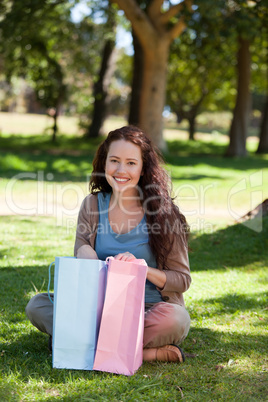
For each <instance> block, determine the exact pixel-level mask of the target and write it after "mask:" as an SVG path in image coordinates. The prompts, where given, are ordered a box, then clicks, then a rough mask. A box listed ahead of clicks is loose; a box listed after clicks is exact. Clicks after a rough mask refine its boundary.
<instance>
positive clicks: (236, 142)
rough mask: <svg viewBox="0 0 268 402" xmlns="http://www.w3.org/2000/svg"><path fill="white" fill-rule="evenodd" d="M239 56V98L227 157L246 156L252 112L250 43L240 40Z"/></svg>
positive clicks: (237, 98)
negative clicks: (250, 113) (250, 111)
mask: <svg viewBox="0 0 268 402" xmlns="http://www.w3.org/2000/svg"><path fill="white" fill-rule="evenodd" d="M238 42H239V49H238V55H237V75H238V83H237V97H236V104H235V108H234V113H233V120H232V124H231V128H230V142H229V146H228V149H227V152H226V156H245V155H246V153H247V151H246V139H247V129H248V118H249V110H250V92H249V83H250V50H249V45H250V43H249V41H248V40H245V39H243V38H239V40H238Z"/></svg>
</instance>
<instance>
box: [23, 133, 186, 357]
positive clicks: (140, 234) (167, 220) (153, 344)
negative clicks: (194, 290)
mask: <svg viewBox="0 0 268 402" xmlns="http://www.w3.org/2000/svg"><path fill="white" fill-rule="evenodd" d="M160 162H161V160H160V157H159V156H158V154H157V152H156V150H155V149H154V147H153V145H152V143H151V141H150V140H149V139H148V138H147V137H146V135H145V134H144V133H143V132H142V131H141V130H140V129H139V128H137V127H133V126H125V127H122V128H120V129H117V130H114V131H111V132H110V133H109V135H108V137H107V138H106V140H105V141H104V142H103V143H102V144H101V145H100V147H99V149H98V151H97V153H96V156H95V159H94V161H93V172H92V176H91V180H90V193H91V194H89V195H88V196H87V197H86V198H85V199H84V201H83V203H82V206H81V209H80V212H79V217H78V224H77V231H76V241H75V247H74V254H75V256H76V257H78V258H89V259H101V260H105V259H106V257H108V256H114V258H115V259H118V260H123V261H132V260H135V259H136V258H138V259H144V260H145V261H146V262H147V265H148V271H147V280H146V287H145V322H144V342H143V343H144V350H143V359H144V360H145V361H153V360H161V361H177V362H183V361H184V355H183V352H182V350H181V349H180V347H179V346H178V344H180V343H181V342H182V341H183V340H184V339H185V337H186V336H187V334H188V331H189V327H190V317H189V314H188V313H187V311H186V309H185V307H184V300H183V295H182V293H183V292H185V291H186V290H187V289H188V288H189V286H190V282H191V277H190V270H189V262H188V252H187V234H188V226H187V223H186V220H185V217H184V216H183V215H182V214H181V213H180V211H179V209H178V207H177V206H176V205H175V204H174V203H173V200H172V198H171V197H170V195H169V179H168V176H167V173H166V172H165V170H164V169H163V168H162V167H161V166H160ZM35 298H36V300H34V299H35ZM35 298H33V299H32V300H31V301H30V302H29V304H28V306H27V308H26V313H27V315H28V317H29V318H30V320H31V321H32V323H33V324H34V325H35V326H36V327H37V328H39V329H40V330H41V331H43V332H46V333H48V334H50V335H52V320H53V317H52V312H51V310H50V311H49V314H48V308H50V309H51V305H50V306H49V307H48V305H47V301H46V298H47V296H46V295H37V296H35ZM37 305H39V306H38V307H39V309H38V308H37ZM44 305H46V306H47V307H44ZM40 306H41V309H40ZM42 306H43V310H42ZM40 311H43V313H42V317H40ZM48 315H49V317H48ZM44 321H45V322H44Z"/></svg>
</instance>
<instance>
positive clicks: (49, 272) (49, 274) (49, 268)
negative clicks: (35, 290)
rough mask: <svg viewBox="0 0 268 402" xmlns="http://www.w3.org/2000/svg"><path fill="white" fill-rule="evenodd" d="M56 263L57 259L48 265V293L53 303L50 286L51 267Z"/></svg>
mask: <svg viewBox="0 0 268 402" xmlns="http://www.w3.org/2000/svg"><path fill="white" fill-rule="evenodd" d="M53 264H54V265H55V261H53V262H52V263H51V264H50V266H49V267H48V285H47V294H48V298H49V300H50V301H51V303H52V304H54V302H53V300H52V299H51V297H50V292H49V288H50V282H51V267H52V265H53Z"/></svg>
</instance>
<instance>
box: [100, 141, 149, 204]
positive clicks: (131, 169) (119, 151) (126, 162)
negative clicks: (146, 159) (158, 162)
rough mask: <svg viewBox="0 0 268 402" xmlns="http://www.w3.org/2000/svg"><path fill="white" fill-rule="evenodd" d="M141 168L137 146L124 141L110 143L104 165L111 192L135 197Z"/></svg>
mask: <svg viewBox="0 0 268 402" xmlns="http://www.w3.org/2000/svg"><path fill="white" fill-rule="evenodd" d="M142 168H143V162H142V155H141V149H140V147H139V146H138V145H135V144H133V143H132V142H129V141H125V140H118V141H113V142H112V143H111V145H110V148H109V151H108V154H107V158H106V163H105V176H106V180H107V181H108V183H109V184H110V186H111V187H112V189H113V192H118V193H124V195H128V196H129V195H136V194H137V184H138V182H139V180H140V176H141V174H142Z"/></svg>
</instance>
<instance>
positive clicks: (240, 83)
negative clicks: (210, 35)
mask: <svg viewBox="0 0 268 402" xmlns="http://www.w3.org/2000/svg"><path fill="white" fill-rule="evenodd" d="M260 7H262V5H261V2H259V0H255V1H250V2H249V1H245V0H236V1H233V2H232V3H228V4H227V8H226V24H228V26H230V27H233V28H234V35H236V37H237V44H238V50H237V97H236V104H235V108H234V112H233V119H232V123H231V127H230V142H229V146H228V148H227V151H226V156H245V155H246V153H247V151H246V138H247V129H248V124H249V111H250V74H251V54H250V44H251V42H252V41H253V38H254V37H255V36H256V35H258V34H259V31H260V27H261V21H262V20H261V18H260V15H259V8H260ZM263 16H264V13H262V18H263Z"/></svg>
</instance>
